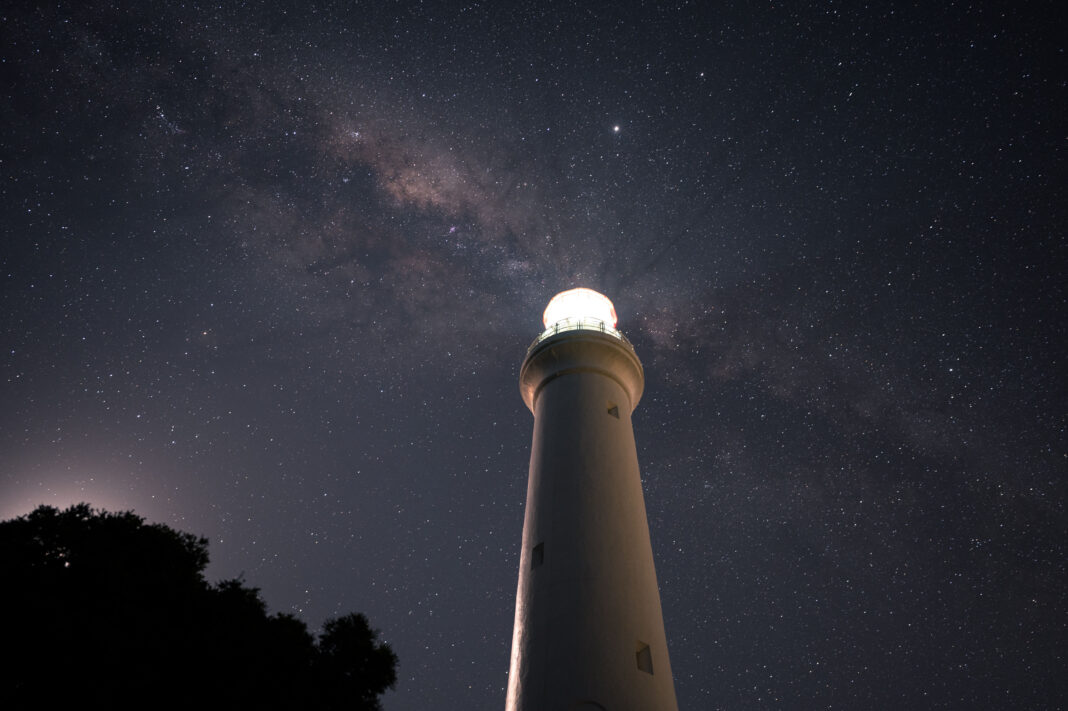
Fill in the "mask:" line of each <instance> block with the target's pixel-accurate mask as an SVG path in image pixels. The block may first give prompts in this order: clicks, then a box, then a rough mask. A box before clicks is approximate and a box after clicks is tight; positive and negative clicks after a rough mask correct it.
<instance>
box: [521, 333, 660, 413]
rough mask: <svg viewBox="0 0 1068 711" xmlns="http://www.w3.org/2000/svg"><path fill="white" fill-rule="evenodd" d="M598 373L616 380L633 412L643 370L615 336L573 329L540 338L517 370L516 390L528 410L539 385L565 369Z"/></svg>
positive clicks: (630, 349)
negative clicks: (518, 391) (628, 400)
mask: <svg viewBox="0 0 1068 711" xmlns="http://www.w3.org/2000/svg"><path fill="white" fill-rule="evenodd" d="M590 372H593V373H599V374H601V375H604V376H605V377H608V378H611V379H612V380H614V381H616V382H617V383H619V385H620V387H622V388H623V390H624V392H626V393H627V397H628V398H629V399H630V402H629V403H627V406H628V411H629V412H633V411H634V408H635V407H637V406H638V401H639V400H641V397H642V392H643V391H644V389H645V371H644V370H643V368H642V364H641V361H640V360H638V356H637V354H636V353H635V352H634V348H633V347H632V346H631V345H630V343H629V342H627V341H626V340H624V339H622V338H620V337H619V336H615V335H611V334H608V333H602V332H600V331H594V330H585V329H576V330H570V331H561V332H560V333H558V334H556V335H553V336H550V337H548V338H544V339H541V340H539V341H537V342H535V343H534V345H533V346H531V348H530V350H529V351H528V353H527V357H526V359H525V360H524V361H523V366H522V368H521V369H520V371H519V390H520V393H521V394H522V395H523V402H525V403H526V404H527V407H528V408H529V409H530V411H531V412H534V407H535V405H536V404H537V399H538V395H539V393H540V392H541V390H542V388H544V387H545V385H546V384H548V383H549V382H551V381H552V380H554V379H556V378H558V377H560V376H562V375H567V374H569V373H590Z"/></svg>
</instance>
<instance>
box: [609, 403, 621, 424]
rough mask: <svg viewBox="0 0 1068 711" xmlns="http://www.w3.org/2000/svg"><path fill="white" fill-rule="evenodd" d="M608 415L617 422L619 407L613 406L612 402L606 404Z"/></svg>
mask: <svg viewBox="0 0 1068 711" xmlns="http://www.w3.org/2000/svg"><path fill="white" fill-rule="evenodd" d="M608 414H609V415H611V416H612V417H614V418H616V419H617V420H618V419H619V405H617V404H615V403H614V402H610V403H608Z"/></svg>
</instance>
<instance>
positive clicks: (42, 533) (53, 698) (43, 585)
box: [0, 504, 397, 711]
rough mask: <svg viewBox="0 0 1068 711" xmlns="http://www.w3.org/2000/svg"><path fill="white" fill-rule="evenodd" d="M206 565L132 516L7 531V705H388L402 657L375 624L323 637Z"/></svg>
mask: <svg viewBox="0 0 1068 711" xmlns="http://www.w3.org/2000/svg"><path fill="white" fill-rule="evenodd" d="M207 564H208V541H207V539H205V538H198V537H196V536H193V535H190V534H188V533H182V532H179V531H175V530H173V529H171V528H169V527H167V526H164V525H161V524H147V523H145V521H144V519H142V518H141V517H139V516H137V515H135V514H133V513H131V512H123V513H108V512H104V511H94V510H93V509H91V508H90V507H89V506H88V505H86V504H79V505H77V506H72V507H70V508H69V509H67V510H65V511H59V510H58V509H55V508H52V507H49V506H41V507H39V508H37V509H35V510H34V511H33V512H31V513H29V514H27V515H25V516H20V517H18V518H15V519H13V520H10V521H4V522H0V650H2V652H0V707H2V708H5V709H24V708H34V709H44V708H59V707H64V706H74V705H75V704H77V705H79V706H88V707H93V706H101V707H103V708H135V707H136V708H198V709H203V708H228V709H244V708H293V709H334V708H346V709H353V710H354V711H376V710H377V709H379V708H380V704H379V696H380V695H381V694H382V693H383V692H385V690H386V689H388V688H392V686H393V685H394V683H395V682H396V664H397V658H396V656H395V655H394V654H393V651H392V650H391V649H390V648H389V645H387V644H385V643H383V642H379V641H377V639H376V634H375V632H374V631H373V630H372V629H371V628H370V626H369V625H368V623H367V618H365V617H364V616H363V615H360V614H353V615H348V616H345V617H341V618H339V619H336V620H330V621H328V622H327V623H326V624H325V625H324V631H323V634H322V636H321V638H320V639H319V640H316V639H315V638H314V637H313V636H312V635H311V634H309V632H308V630H307V627H306V626H305V624H304V623H303V622H302V621H301V620H299V619H297V618H295V617H293V616H292V615H286V614H275V615H269V614H267V608H266V605H265V604H264V602H263V599H262V598H261V597H260V594H259V590H257V589H256V588H252V587H246V586H245V585H244V584H243V582H242V581H241V580H226V581H223V582H220V583H218V584H216V585H212V584H209V583H208V582H207V581H206V580H205V578H204V569H205V568H206V567H207Z"/></svg>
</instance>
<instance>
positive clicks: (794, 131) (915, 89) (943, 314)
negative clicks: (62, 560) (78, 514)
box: [0, 2, 1068, 711]
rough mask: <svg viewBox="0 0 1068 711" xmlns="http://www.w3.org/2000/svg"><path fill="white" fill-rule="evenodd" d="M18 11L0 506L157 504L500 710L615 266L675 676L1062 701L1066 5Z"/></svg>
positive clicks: (761, 686) (800, 704)
mask: <svg viewBox="0 0 1068 711" xmlns="http://www.w3.org/2000/svg"><path fill="white" fill-rule="evenodd" d="M572 5H573V3H551V2H550V3H528V4H523V5H518V6H517V5H514V4H511V3H500V4H495V3H488V4H480V3H450V2H441V3H403V2H402V3H390V2H374V3H358V2H336V3H319V2H311V3H299V4H298V3H293V4H292V5H290V6H288V7H287V6H285V5H282V4H271V3H265V4H262V5H259V6H257V7H251V6H249V7H244V8H240V9H237V8H234V7H230V5H229V4H226V3H224V4H222V7H217V6H215V5H211V4H198V3H185V4H178V3H163V2H137V3H133V2H118V3H112V4H110V5H106V6H105V5H104V4H102V3H73V4H67V3H58V2H45V3H39V4H38V5H37V6H36V7H29V4H18V5H16V6H12V7H8V8H6V9H5V10H4V12H3V16H2V18H0V33H2V38H3V40H2V56H0V73H2V77H3V78H2V81H0V86H2V87H3V94H4V100H3V102H0V112H2V113H0V115H2V121H0V129H2V140H0V160H2V163H0V195H2V204H3V211H2V213H0V225H2V230H3V231H2V236H0V279H2V290H0V299H2V304H0V306H2V309H0V339H2V346H3V348H2V351H0V375H2V377H0V403H2V404H3V405H2V408H0V516H2V517H3V518H5V519H6V518H10V517H13V516H16V515H19V514H22V513H26V512H27V511H29V510H30V509H31V508H32V507H34V506H35V505H37V504H39V503H48V504H53V505H62V506H65V505H67V504H70V503H74V502H78V501H87V502H89V503H91V504H93V505H94V506H97V507H103V508H107V509H110V510H116V509H130V508H132V509H133V510H135V511H136V512H138V513H140V514H142V515H144V516H146V517H147V518H149V519H151V520H157V521H162V522H165V523H168V524H170V525H173V526H175V527H178V528H180V529H182V530H187V531H190V532H194V533H197V534H202V535H206V536H208V537H210V539H211V553H212V565H211V569H210V572H211V574H212V575H213V576H215V578H216V579H218V578H221V577H231V576H235V575H238V574H243V575H244V579H245V581H246V582H247V583H248V584H250V585H255V586H258V587H260V588H262V590H263V595H264V597H265V599H266V600H267V601H268V603H269V604H270V605H271V607H272V609H274V610H277V611H286V612H292V613H294V614H297V615H299V616H300V617H301V618H302V619H304V620H306V621H307V622H308V624H309V626H310V627H312V628H313V629H315V628H318V626H319V625H320V624H321V622H322V621H323V620H324V619H326V618H328V617H331V616H335V615H338V614H344V613H346V612H349V611H357V610H358V611H362V612H365V613H366V614H367V615H368V617H369V619H370V620H371V621H372V623H373V624H374V625H375V626H376V627H377V628H379V629H380V630H381V631H382V636H383V638H384V639H386V640H387V641H389V643H390V644H391V645H393V648H394V649H395V651H396V652H397V654H398V656H399V658H400V670H399V672H400V673H399V680H398V684H397V687H396V689H395V690H394V691H392V692H390V693H389V694H388V695H387V696H386V697H385V707H386V709H388V710H389V711H398V710H400V709H426V708H441V709H465V710H466V709H499V708H502V707H503V704H504V693H505V687H506V683H507V673H508V655H509V645H510V642H511V627H512V618H513V611H514V608H513V606H514V602H515V589H516V587H515V586H516V576H517V568H518V560H519V544H520V536H521V531H522V522H523V502H524V497H525V491H526V472H527V465H528V457H529V447H530V435H531V426H532V418H531V416H530V413H529V412H528V411H527V410H526V408H525V406H524V405H523V402H522V400H521V398H520V396H519V393H518V387H517V378H518V369H519V365H520V363H521V361H522V359H523V356H524V354H525V352H526V348H527V346H528V345H529V343H530V341H531V340H532V339H533V338H534V336H535V335H537V332H538V330H539V329H540V326H541V324H540V317H541V312H542V309H543V308H544V306H545V304H546V303H547V302H548V300H549V299H550V298H551V296H552V295H553V294H555V293H556V292H558V291H562V290H564V289H567V288H571V287H574V286H588V287H591V288H594V289H597V290H598V291H601V292H603V293H605V294H607V295H608V296H609V297H610V298H612V300H613V301H614V302H615V304H616V308H617V310H618V312H619V316H620V328H621V330H622V331H623V332H624V333H626V335H627V336H628V337H629V338H630V339H631V340H632V341H633V342H634V344H635V347H636V350H637V352H638V354H639V356H640V357H641V358H642V360H643V362H644V365H645V370H646V379H647V384H646V392H645V396H644V398H643V400H642V402H641V404H640V406H639V407H638V409H637V411H636V412H635V416H634V427H635V436H636V438H637V441H638V448H639V453H638V454H639V460H640V462H641V466H642V476H643V484H644V488H645V497H646V506H647V509H648V516H649V525H650V531H651V535H652V540H653V547H654V554H655V559H656V565H657V577H658V580H659V584H660V587H661V597H662V600H663V607H664V618H665V626H666V629H667V637H668V642H669V645H670V653H671V663H672V667H673V669H674V672H675V675H676V679H675V684H676V688H677V693H678V698H679V703H680V708H685V709H714V708H730V709H742V708H938V709H972V708H1031V709H1043V708H1049V709H1052V708H1057V707H1059V706H1060V705H1062V704H1063V702H1064V698H1065V695H1066V693H1068V689H1066V683H1065V681H1064V678H1065V677H1064V675H1063V673H1062V672H1063V669H1064V667H1065V663H1066V659H1065V656H1066V655H1065V648H1066V642H1065V640H1066V635H1065V625H1066V620H1068V617H1066V615H1065V611H1066V610H1065V608H1066V604H1065V603H1066V600H1065V597H1066V593H1065V590H1068V579H1066V578H1068V576H1066V574H1065V560H1066V555H1065V554H1066V541H1068V518H1066V515H1065V510H1064V504H1065V493H1066V492H1065V471H1066V437H1065V402H1066V401H1068V398H1066V388H1065V379H1064V367H1065V346H1064V344H1065V343H1066V342H1068V333H1066V330H1068V329H1066V328H1065V313H1066V309H1065V306H1066V304H1065V289H1064V285H1063V275H1064V273H1065V272H1066V269H1065V267H1066V266H1068V265H1066V261H1068V260H1066V259H1065V251H1066V250H1065V244H1064V236H1063V235H1064V225H1065V220H1064V204H1066V203H1065V200H1064V191H1063V185H1064V184H1065V169H1064V160H1063V154H1064V136H1065V125H1064V116H1065V115H1068V112H1066V109H1068V106H1066V102H1065V84H1064V71H1063V70H1064V52H1063V49H1064V44H1063V33H1061V32H1058V31H1057V30H1056V23H1055V22H1053V21H1052V19H1051V18H1053V17H1056V16H1058V13H1057V12H1056V6H1054V5H1053V4H1051V3H1050V4H1041V3H1038V4H1028V5H1027V6H1026V7H1023V6H1021V7H1018V8H1011V9H1010V8H1007V7H1006V9H999V8H998V7H995V6H993V5H992V4H989V3H963V4H962V3H957V4H952V5H950V6H948V7H942V6H941V5H942V4H940V3H912V4H904V3H881V2H876V3H869V4H867V5H866V6H865V7H863V8H857V7H853V6H850V5H849V4H848V3H846V4H843V3H801V4H785V5H782V6H780V5H777V4H760V5H756V4H751V3H737V4H733V3H724V4H716V3H686V2H680V3H644V4H643V3H628V2H623V3H611V4H608V3H606V4H598V5H596V6H591V5H586V4H582V5H583V6H582V7H572Z"/></svg>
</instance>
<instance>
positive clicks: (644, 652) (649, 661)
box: [638, 640, 653, 674]
mask: <svg viewBox="0 0 1068 711" xmlns="http://www.w3.org/2000/svg"><path fill="white" fill-rule="evenodd" d="M638 668H639V669H641V670H642V671H643V672H645V673H646V674H652V673H653V653H652V652H651V651H650V650H649V645H648V644H646V643H645V642H642V641H641V640H639V641H638Z"/></svg>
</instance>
